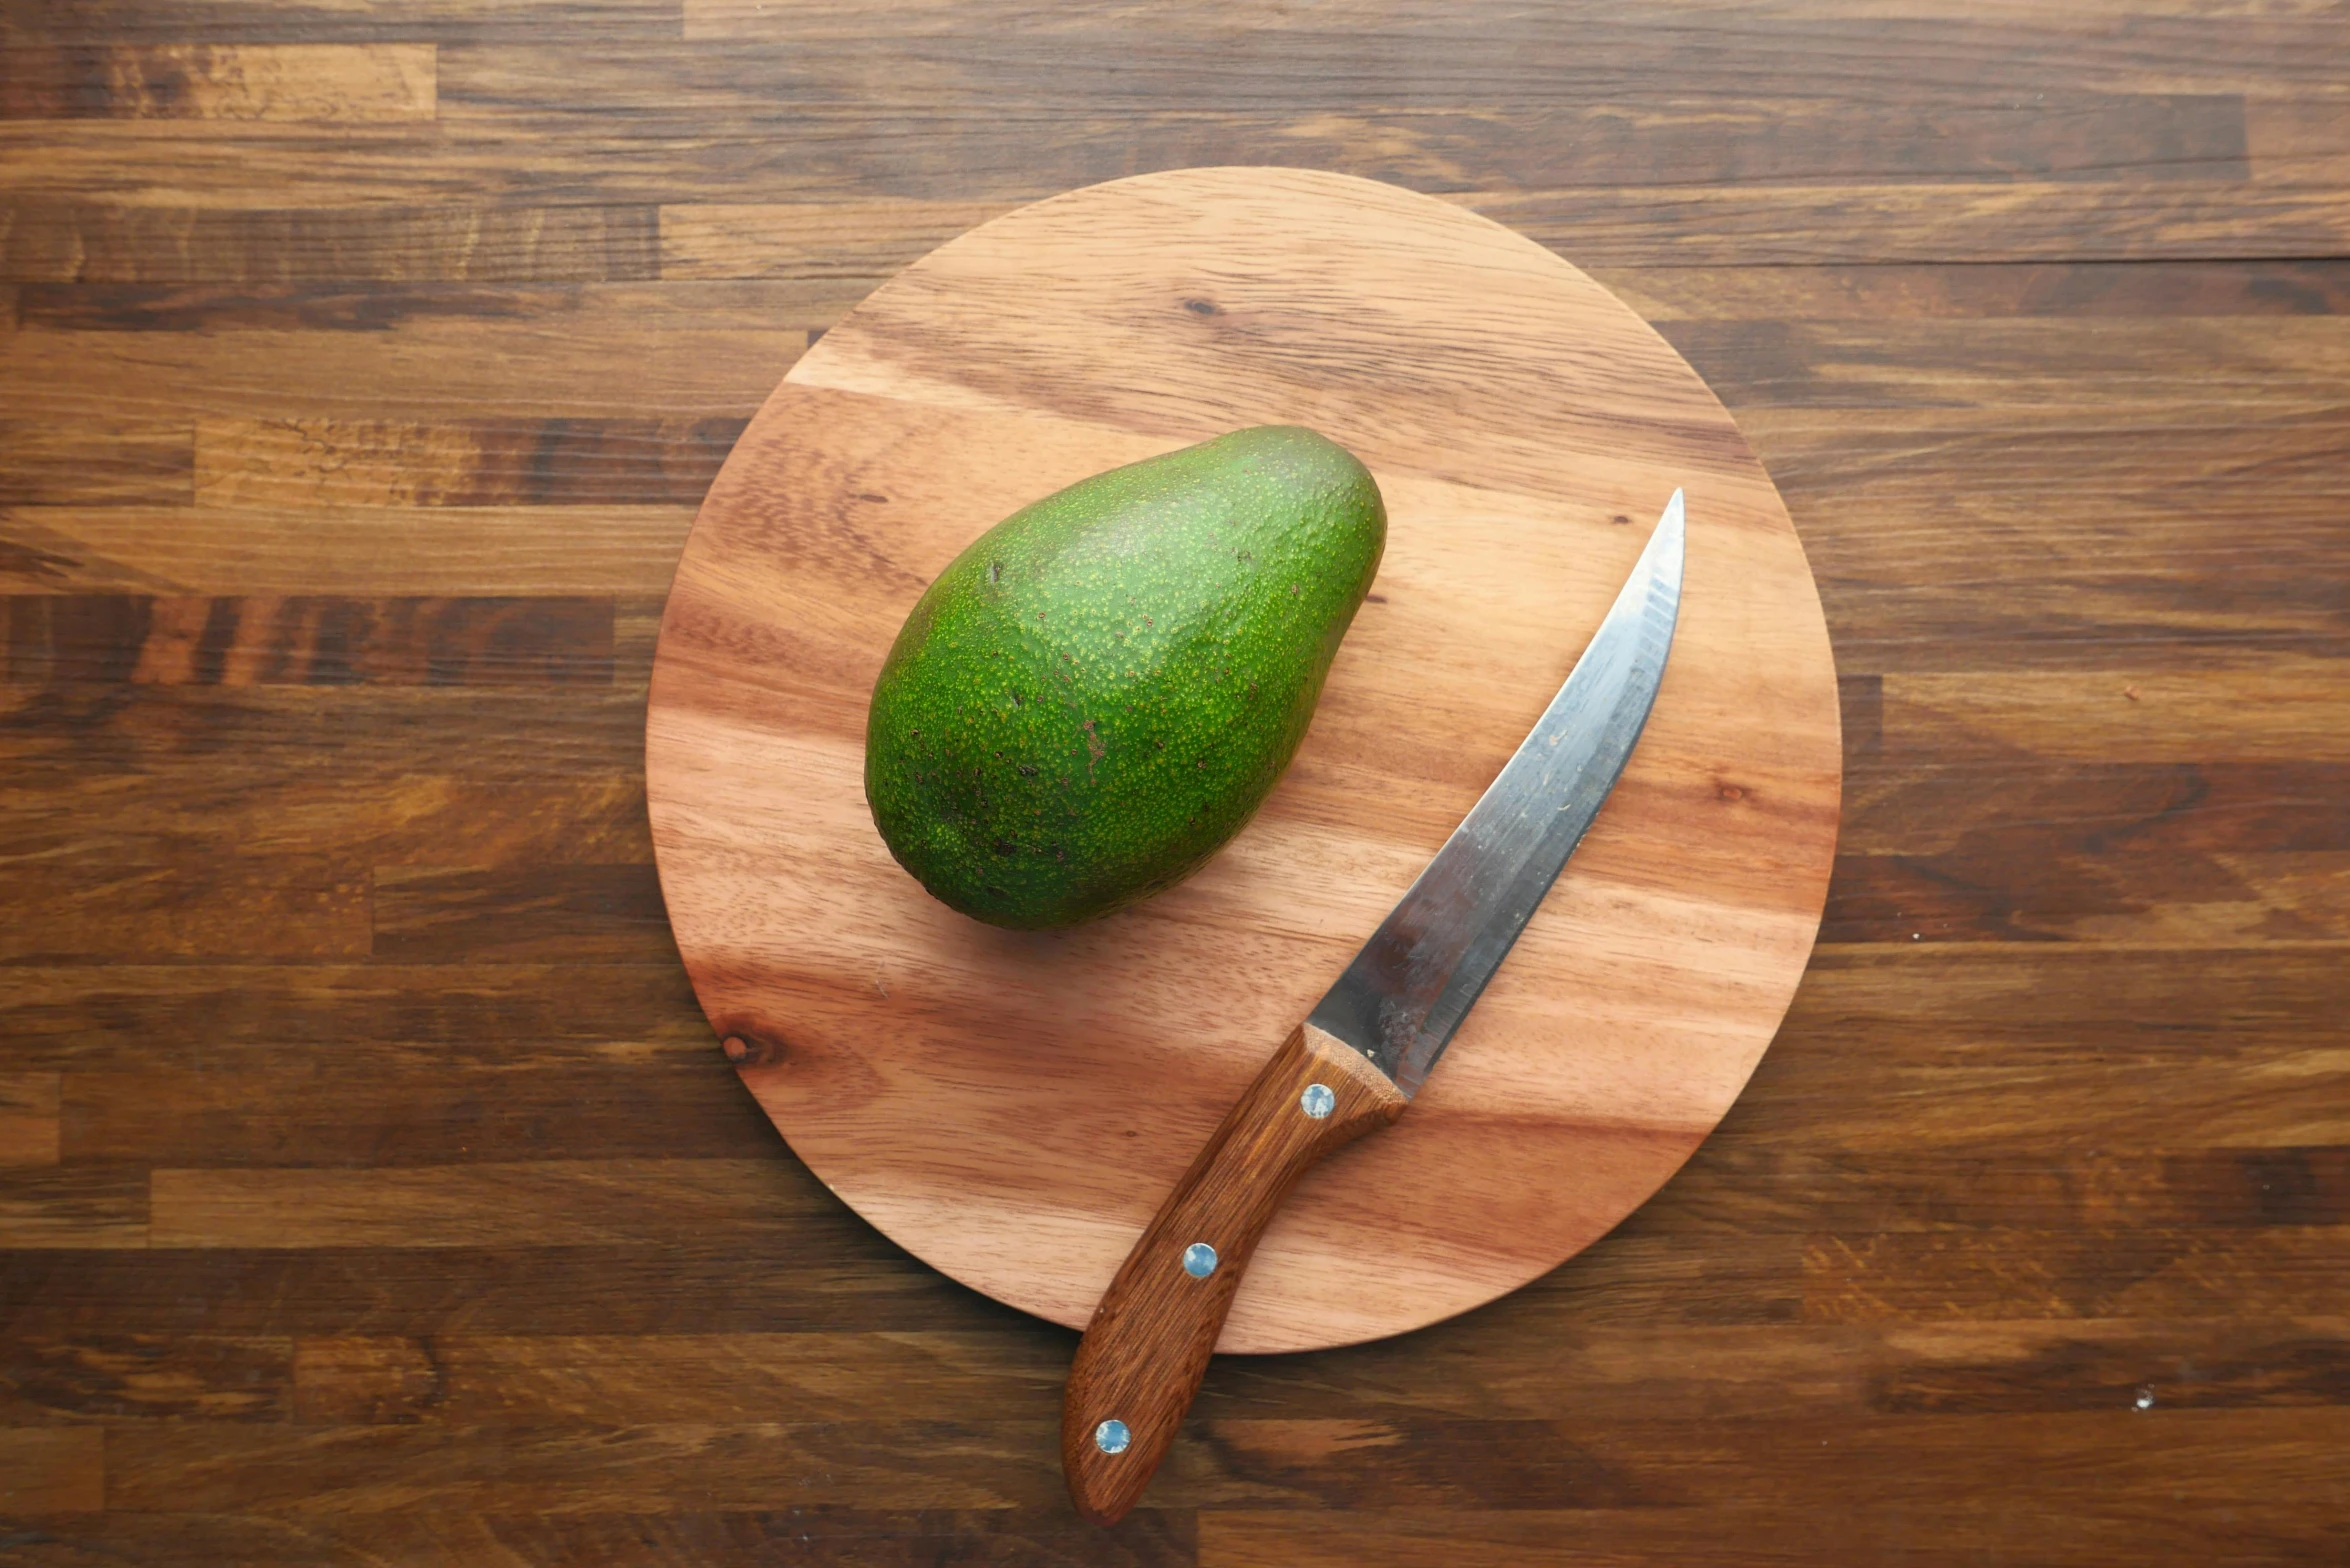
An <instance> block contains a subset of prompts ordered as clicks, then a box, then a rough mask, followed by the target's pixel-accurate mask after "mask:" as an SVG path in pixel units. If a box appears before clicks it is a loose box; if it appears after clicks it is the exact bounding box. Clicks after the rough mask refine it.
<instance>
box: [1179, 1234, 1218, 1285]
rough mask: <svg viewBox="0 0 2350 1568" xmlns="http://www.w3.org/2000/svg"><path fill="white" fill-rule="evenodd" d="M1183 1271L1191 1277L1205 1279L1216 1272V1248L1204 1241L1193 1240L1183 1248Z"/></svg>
mask: <svg viewBox="0 0 2350 1568" xmlns="http://www.w3.org/2000/svg"><path fill="white" fill-rule="evenodd" d="M1183 1272H1184V1273H1186V1274H1189V1275H1190V1276H1191V1277H1192V1278H1193V1279H1206V1278H1207V1277H1208V1276H1209V1275H1210V1274H1213V1273H1215V1272H1216V1249H1215V1248H1213V1247H1211V1246H1209V1245H1208V1244H1207V1243H1206V1242H1204V1241H1195V1242H1193V1243H1192V1244H1191V1245H1190V1246H1188V1247H1186V1248H1184V1249H1183Z"/></svg>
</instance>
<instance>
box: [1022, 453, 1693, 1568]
mask: <svg viewBox="0 0 2350 1568" xmlns="http://www.w3.org/2000/svg"><path fill="white" fill-rule="evenodd" d="M1684 531H1685V530H1684V520H1683V509H1682V498H1681V492H1680V491H1678V490H1675V491H1674V492H1673V498H1672V499H1671V500H1670V501H1668V502H1666V503H1665V509H1664V515H1663V516H1662V517H1660V518H1659V519H1658V521H1657V525H1656V528H1655V530H1654V531H1653V532H1652V533H1651V534H1650V535H1649V538H1648V543H1647V545H1646V546H1645V547H1643V549H1642V550H1641V552H1640V560H1639V562H1638V563H1637V564H1636V565H1635V566H1634V567H1633V568H1632V574H1631V576H1630V577H1628V578H1626V579H1625V582H1624V585H1623V587H1622V588H1621V589H1619V590H1618V591H1617V594H1616V599H1615V603H1614V604H1613V605H1612V606H1610V607H1609V609H1608V612H1607V616H1606V618H1605V619H1603V620H1602V621H1601V622H1600V624H1599V629H1598V631H1596V632H1594V633H1593V634H1592V637H1591V641H1590V642H1589V643H1588V644H1587V645H1586V646H1585V647H1584V650H1583V653H1582V656H1581V657H1580V658H1578V659H1577V660H1576V661H1575V667H1574V669H1573V670H1572V671H1571V672H1569V674H1568V676H1567V679H1566V684H1565V685H1563V686H1561V687H1560V688H1559V692H1558V695H1557V696H1556V697H1554V698H1552V699H1551V703H1550V706H1549V707H1548V708H1546V709H1544V710H1543V714H1542V717H1541V718H1540V719H1539V720H1537V721H1536V722H1535V725H1534V728H1533V730H1532V732H1531V733H1529V734H1528V735H1527V737H1526V739H1525V740H1524V741H1523V742H1522V743H1521V744H1520V745H1519V747H1518V749H1517V751H1516V753H1515V754H1514V755H1512V756H1511V758H1510V760H1509V761H1508V762H1507V763H1506V764H1504V765H1503V767H1502V770H1501V772H1500V773H1499V774H1498V775H1497V776H1496V777H1495V778H1494V781H1493V783H1492V784H1491V785H1490V786H1488V787H1487V789H1486V791H1485V793H1484V795H1483V796H1481V797H1480V798H1479V799H1478V801H1477V804H1476V805H1475V806H1473V807H1471V808H1470V810H1469V814H1468V816H1466V817H1464V818H1463V819H1462V820H1461V825H1460V826H1459V827H1458V828H1456V829H1454V830H1453V834H1452V836H1451V837H1450V838H1448V839H1446V840H1445V841H1444V844H1443V846H1442V847H1441V848H1439V849H1438V850H1437V852H1436V856H1435V858H1434V859H1433V860H1431V861H1429V863H1428V865H1427V867H1426V869H1424V870H1423V871H1421V873H1420V875H1419V876H1418V878H1417V879H1415V880H1414V881H1413V883H1412V885H1411V887H1410V889H1409V890H1407V891H1406V892H1405V893H1404V895H1403V897H1402V898H1401V899H1399V900H1398V901H1397V902H1396V905H1395V907H1394V908H1393V909H1392V910H1390V911H1388V914H1387V918H1386V919H1384V920H1382V921H1381V922H1380V923H1379V929H1378V930H1377V931H1375V932H1373V933H1372V935H1371V939H1370V940H1369V941H1368V942H1366V943H1364V944H1363V947H1362V950H1361V951H1360V952H1358V953H1356V954H1355V956H1354V959H1353V961H1352V962H1351V963H1349V964H1348V965H1347V967H1346V969H1345V971H1344V972H1343V973H1342V974H1340V975H1339V977H1338V980H1337V982H1336V983H1335V984H1333V985H1332V986H1331V987H1330V990H1329V991H1328V992H1327V993H1326V994H1325V995H1324V996H1323V998H1322V1000H1321V1001H1320V1002H1318V1003H1316V1004H1315V1005H1314V1008H1313V1010H1312V1011H1311V1012H1310V1013H1308V1014H1307V1015H1306V1019H1305V1022H1303V1023H1301V1024H1299V1025H1298V1027H1297V1028H1296V1029H1294V1030H1292V1031H1291V1032H1290V1035H1289V1038H1288V1039H1287V1040H1286V1041H1284V1042H1283V1043H1282V1046H1281V1048H1280V1049H1279V1050H1278V1051H1276V1052H1275V1053H1274V1054H1273V1057H1272V1059H1271V1060H1270V1061H1269V1062H1267V1063H1266V1064H1265V1067H1264V1068H1263V1070H1262V1071H1260V1072H1259V1073H1258V1075H1257V1077H1256V1079H1255V1081H1254V1082H1253V1083H1251V1084H1250V1085H1249V1088H1248V1090H1247V1092H1246V1093H1244V1094H1243V1095H1242V1096H1241V1097H1240V1099H1239V1101H1238V1102H1237V1103H1236V1104H1235V1105H1234V1106H1233V1108H1232V1109H1231V1110H1230V1111H1229V1112H1228V1113H1226V1115H1225V1117H1224V1119H1223V1121H1222V1122H1221V1123H1219V1124H1218V1125H1217V1128H1216V1130H1215V1132H1214V1133H1213V1134H1211V1135H1210V1136H1209V1138H1208V1141H1207V1143H1206V1145H1205V1146H1204V1147H1202V1149H1201V1150H1200V1152H1199V1154H1198V1156H1197V1157H1196V1158H1195V1159H1194V1160H1193V1161H1192V1164H1191V1167H1190V1169H1189V1170H1187V1171H1186V1172H1185V1173H1184V1175H1183V1177H1182V1179H1181V1180H1180V1181H1178V1182H1177V1183H1176V1184H1175V1187H1174V1190H1173V1191H1172V1192H1170V1193H1169V1194H1168V1196H1167V1199H1166V1201H1165V1202H1164V1203H1163V1204H1161V1205H1160V1207H1159V1211H1158V1213H1157V1215H1156V1216H1154V1217H1153V1219H1152V1220H1151V1223H1150V1224H1149V1225H1148V1226H1147V1227H1145V1229H1144V1231H1143V1233H1142V1239H1141V1240H1139V1241H1137V1242H1136V1243H1135V1245H1134V1250H1133V1251H1132V1252H1131V1253H1129V1254H1128V1255H1127V1258H1126V1261H1125V1263H1124V1264H1123V1265H1121V1266H1120V1268H1119V1270H1118V1274H1117V1277H1116V1278H1115V1279H1113V1280H1112V1281H1111V1282H1110V1288H1109V1289H1108V1290H1107V1291H1106V1292H1104V1293H1103V1296H1102V1299H1101V1304H1100V1305H1099V1306H1097V1307H1096V1308H1095V1309H1094V1314H1093V1319H1092V1321H1091V1323H1090V1324H1088V1326H1087V1328H1086V1331H1085V1338H1084V1340H1083V1341H1082V1342H1081V1343H1080V1344H1079V1345H1078V1347H1077V1357H1076V1360H1075V1362H1074V1364H1073V1365H1072V1366H1071V1368H1070V1372H1069V1386H1068V1392H1067V1395H1066V1397H1065V1398H1064V1400H1063V1403H1062V1411H1061V1463H1062V1468H1063V1469H1064V1471H1065V1472H1066V1473H1067V1476H1068V1480H1069V1495H1070V1497H1071V1499H1072V1500H1073V1501H1074V1502H1075V1503H1076V1505H1077V1511H1078V1512H1079V1513H1081V1514H1083V1515H1084V1516H1085V1517H1086V1518H1088V1519H1091V1520H1093V1521H1094V1522H1095V1523H1097V1524H1113V1523H1115V1522H1116V1521H1117V1520H1118V1519H1119V1518H1120V1517H1121V1516H1123V1515H1124V1514H1125V1512H1126V1511H1127V1509H1129V1508H1131V1507H1132V1506H1133V1505H1134V1503H1135V1500H1136V1499H1137V1498H1139V1497H1140V1496H1141V1495H1142V1491H1143V1488H1144V1487H1145V1486H1146V1485H1148V1484H1149V1482H1150V1478H1151V1474H1152V1472H1153V1471H1155V1470H1156V1469H1157V1468H1158V1464H1159V1461H1160V1460H1161V1459H1162V1458H1164V1457H1165V1455H1166V1452H1167V1449H1168V1448H1169V1446H1170V1445H1172V1444H1173V1442H1174V1440H1175V1433H1176V1429H1177V1428H1178V1427H1180V1426H1181V1425H1182V1421H1183V1415H1184V1412H1185V1411H1186V1410H1188V1409H1190V1407H1191V1401H1192V1397H1193V1396H1194V1395H1195V1394H1196V1393H1198V1391H1199V1385H1200V1381H1201V1379H1202V1378H1203V1377H1205V1376H1206V1374H1207V1367H1208V1358H1209V1357H1210V1355H1212V1354H1213V1353H1214V1350H1215V1345H1216V1338H1217V1335H1218V1334H1220V1333H1221V1332H1222V1331H1223V1326H1224V1319H1225V1317H1226V1316H1227V1314H1229V1312H1230V1311H1231V1308H1232V1298H1233V1296H1234V1295H1235V1294H1236V1293H1237V1292H1238V1290H1239V1287H1240V1279H1241V1275H1242V1273H1243V1272H1244V1271H1245V1270H1246V1268H1247V1267H1248V1262H1249V1258H1250V1256H1251V1254H1252V1253H1254V1251H1255V1250H1256V1244H1257V1241H1258V1239H1259V1238H1260V1237H1261V1236H1263V1234H1264V1230H1265V1226H1266V1225H1267V1224H1268V1223H1269V1222H1270V1221H1271V1220H1272V1217H1273V1214H1274V1211H1275V1210H1277V1209H1278V1208H1279V1207H1280V1204H1281V1200H1282V1199H1283V1198H1285V1197H1286V1196H1287V1195H1288V1193H1289V1190H1290V1189H1291V1188H1292V1187H1293V1186H1295V1185H1296V1183H1297V1181H1298V1179H1299V1178H1300V1177H1302V1176H1303V1175H1304V1174H1305V1173H1306V1172H1307V1171H1308V1170H1309V1169H1311V1168H1312V1167H1313V1165H1314V1164H1315V1163H1316V1162H1317V1161H1319V1160H1320V1159H1321V1158H1322V1157H1323V1156H1324V1155H1326V1154H1328V1153H1330V1152H1331V1151H1332V1150H1334V1149H1337V1148H1339V1147H1342V1146H1343V1145H1345V1144H1348V1143H1351V1142H1353V1141H1354V1140H1355V1139H1357V1138H1360V1137H1362V1136H1363V1135H1365V1134H1366V1133H1370V1132H1373V1131H1375V1130H1377V1129H1378V1128H1380V1127H1383V1126H1386V1125H1388V1124H1389V1123H1392V1122H1393V1121H1394V1120H1395V1119H1396V1118H1397V1117H1398V1116H1401V1115H1402V1114H1403V1112H1404V1109H1405V1107H1407V1106H1408V1105H1410V1104H1411V1100H1412V1097H1413V1096H1414V1095H1415V1094H1417V1093H1418V1092H1419V1090H1420V1086H1421V1085H1422V1084H1423V1083H1425V1082H1426V1081H1427V1077H1428V1074H1429V1073H1430V1072H1431V1071H1433V1070H1434V1068H1435V1066H1436V1063H1437V1060H1438V1059H1439V1058H1440V1057H1442V1056H1443V1054H1444V1051H1445V1047H1446V1046H1448V1045H1449V1044H1451V1042H1452V1038H1453V1035H1454V1034H1455V1033H1456V1032H1457V1031H1458V1030H1459V1028H1460V1025H1461V1020H1462V1019H1464V1018H1465V1017H1467V1016H1468V1012H1469V1009H1470V1008H1471V1007H1472V1006H1473V1005H1475V1003H1476V1000H1477V998H1478V996H1479V995H1480V994H1481V993H1483V991H1484V989H1485V986H1486V983H1487V982H1488V981H1490V980H1491V979H1492V978H1493V975H1494V972H1495V971H1496V970H1498V969H1499V968H1500V967H1501V963H1502V960H1503V959H1504V958H1506V957H1507V956H1508V954H1509V950H1510V947H1511V946H1512V944H1514V943H1515V942H1516V941H1517V939H1518V933H1519V932H1520V931H1522V930H1524V929H1525V926H1526V922H1527V921H1528V920H1530V919H1531V918H1533V915H1534V911H1535V910H1536V909H1537V908H1539V907H1540V905H1541V903H1542V898H1543V895H1544V894H1545V893H1547V892H1548V891H1549V890H1550V886H1551V884H1552V883H1553V882H1555V881H1556V880H1557V879H1558V876H1559V873H1560V872H1561V871H1562V870H1563V869H1565V866H1566V863H1567V860H1568V858H1569V857H1570V856H1572V855H1573V854H1574V852H1575V847H1576V845H1578V844H1579V843H1581V842H1582V840H1583V835H1584V833H1585V831H1586V830H1588V829H1589V828H1590V826H1591V822H1592V819H1593V818H1594V817H1596V816H1597V815H1598V814H1599V809H1600V807H1601V805H1602V804H1604V803H1605V802H1606V800H1607V798H1608V795H1609V792H1610V791H1612V790H1613V789H1614V788H1615V785H1616V780H1617V779H1618V778H1619V777H1621V776H1622V773H1623V770H1624V765H1625V763H1626V762H1627V761H1628V760H1629V759H1630V757H1631V755H1632V748H1633V747H1634V745H1635V744H1637V743H1638V741H1639V739H1640V733H1641V730H1642V728H1643V727H1644V726H1645V725H1646V724H1647V722H1648V714H1649V709H1650V708H1651V707H1652V706H1653V705H1654V703H1655V700H1656V693H1657V687H1658V685H1659V683H1661V682H1662V681H1663V679H1664V671H1665V660H1666V656H1667V654H1668V653H1669V652H1670V650H1671V647H1672V642H1673V632H1674V629H1675V627H1676V626H1677V625H1678V623H1679V618H1680V606H1681V566H1682V556H1683V534H1684Z"/></svg>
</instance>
